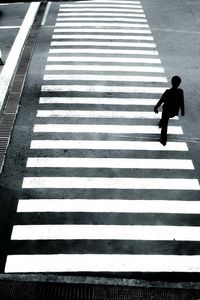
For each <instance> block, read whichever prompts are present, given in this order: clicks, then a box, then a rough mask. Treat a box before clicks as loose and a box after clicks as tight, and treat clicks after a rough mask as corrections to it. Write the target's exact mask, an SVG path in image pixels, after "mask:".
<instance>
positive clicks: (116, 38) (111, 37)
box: [52, 34, 153, 41]
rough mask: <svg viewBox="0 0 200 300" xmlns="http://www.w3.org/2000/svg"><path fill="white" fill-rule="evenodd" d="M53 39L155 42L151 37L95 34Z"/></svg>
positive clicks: (56, 35) (63, 36)
mask: <svg viewBox="0 0 200 300" xmlns="http://www.w3.org/2000/svg"><path fill="white" fill-rule="evenodd" d="M52 38H53V39H81V40H84V39H94V40H99V39H101V40H118V41H120V40H146V41H153V37H151V36H143V35H135V36H131V35H129V36H119V35H97V34H96V35H94V34H90V35H89V34H87V35H82V34H54V35H53V37H52Z"/></svg>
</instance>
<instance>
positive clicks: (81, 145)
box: [30, 140, 188, 151]
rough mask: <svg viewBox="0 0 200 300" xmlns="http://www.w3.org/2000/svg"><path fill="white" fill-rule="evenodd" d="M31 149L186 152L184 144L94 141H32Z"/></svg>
mask: <svg viewBox="0 0 200 300" xmlns="http://www.w3.org/2000/svg"><path fill="white" fill-rule="evenodd" d="M30 148H31V149H94V150H129V151H131V150H146V151H188V147H187V144H186V143H184V142H168V143H167V145H166V146H165V147H163V146H162V145H161V144H160V143H159V142H140V141H96V140H32V141H31V145H30Z"/></svg>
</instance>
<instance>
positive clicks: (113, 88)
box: [41, 85, 166, 94]
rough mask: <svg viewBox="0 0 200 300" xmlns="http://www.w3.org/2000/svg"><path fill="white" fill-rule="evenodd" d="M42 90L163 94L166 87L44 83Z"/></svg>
mask: <svg viewBox="0 0 200 300" xmlns="http://www.w3.org/2000/svg"><path fill="white" fill-rule="evenodd" d="M41 90H42V92H70V91H75V92H91V93H98V92H100V93H101V92H103V93H144V94H146V93H147V94H162V93H164V91H165V90H166V88H160V87H146V86H144V87H137V86H135V87H129V86H99V85H98V86H95V85H94V86H92V85H91V86H89V85H88V86H87V85H43V86H42V89H41Z"/></svg>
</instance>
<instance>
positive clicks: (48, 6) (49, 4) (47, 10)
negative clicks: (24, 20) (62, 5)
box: [41, 1, 51, 26]
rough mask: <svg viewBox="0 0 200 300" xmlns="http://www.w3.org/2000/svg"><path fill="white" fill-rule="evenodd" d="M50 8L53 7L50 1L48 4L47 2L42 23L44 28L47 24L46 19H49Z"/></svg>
mask: <svg viewBox="0 0 200 300" xmlns="http://www.w3.org/2000/svg"><path fill="white" fill-rule="evenodd" d="M50 7H51V2H49V1H48V2H47V6H46V9H45V13H44V16H43V19H42V22H41V25H42V26H44V25H45V23H46V19H47V16H48V13H49V9H50Z"/></svg>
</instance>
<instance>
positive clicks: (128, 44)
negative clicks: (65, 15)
mask: <svg viewBox="0 0 200 300" xmlns="http://www.w3.org/2000/svg"><path fill="white" fill-rule="evenodd" d="M81 45H82V46H106V47H108V46H110V47H141V48H155V47H156V45H155V44H154V43H147V42H146V43H140V42H136V43H134V42H124V41H121V42H113V41H103V42H99V41H98V42H93V41H80V42H79V41H65V42H63V41H62V42H57V41H56V42H51V46H81Z"/></svg>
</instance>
